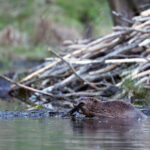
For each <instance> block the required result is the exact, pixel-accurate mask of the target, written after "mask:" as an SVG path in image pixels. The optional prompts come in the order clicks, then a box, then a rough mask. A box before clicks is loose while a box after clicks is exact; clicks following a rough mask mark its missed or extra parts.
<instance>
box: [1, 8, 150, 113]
mask: <svg viewBox="0 0 150 150" xmlns="http://www.w3.org/2000/svg"><path fill="white" fill-rule="evenodd" d="M132 22H133V25H132V26H131V27H121V26H116V27H113V30H114V31H113V32H112V33H110V34H108V35H106V36H102V37H98V38H95V39H85V40H77V41H64V43H63V44H64V46H63V48H62V50H60V51H59V52H58V53H57V52H56V51H55V50H53V49H52V48H50V47H49V48H48V50H49V53H50V55H53V57H49V58H45V61H44V62H43V63H42V64H41V65H39V66H37V67H35V68H33V69H30V70H28V72H26V74H27V76H25V75H24V74H19V75H16V74H15V75H14V76H13V77H12V78H8V76H4V75H0V77H1V78H4V79H5V80H7V81H9V82H10V83H12V86H11V88H10V89H9V91H8V92H9V94H10V95H11V96H15V97H19V98H20V97H26V99H22V101H23V102H25V103H27V104H29V105H31V106H35V105H36V106H40V107H44V108H50V109H53V110H58V109H61V108H72V107H73V103H74V99H75V98H79V97H81V96H90V97H96V98H98V99H102V98H103V100H107V99H129V100H131V102H133V103H137V104H143V102H144V104H146V105H148V104H149V100H148V98H149V96H150V92H149V89H150V63H149V62H150V54H149V52H150V10H146V11H144V12H142V13H141V14H140V16H136V17H134V18H133V19H132Z"/></svg>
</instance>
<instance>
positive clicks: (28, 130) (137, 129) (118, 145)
mask: <svg viewBox="0 0 150 150" xmlns="http://www.w3.org/2000/svg"><path fill="white" fill-rule="evenodd" d="M149 141H150V118H148V119H147V120H144V121H139V122H131V121H130V122H128V121H127V120H106V119H105V120H91V119H85V120H70V119H60V118H49V119H40V120H34V119H32V120H31V119H30V120H0V150H99V149H101V150H104V149H105V150H106V149H107V150H134V149H135V150H149V149H150V142H149Z"/></svg>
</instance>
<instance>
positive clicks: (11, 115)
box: [0, 106, 150, 120]
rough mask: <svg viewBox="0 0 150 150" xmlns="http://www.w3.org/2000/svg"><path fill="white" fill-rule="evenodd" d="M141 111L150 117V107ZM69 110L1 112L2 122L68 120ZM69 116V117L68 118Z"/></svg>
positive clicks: (78, 115)
mask: <svg viewBox="0 0 150 150" xmlns="http://www.w3.org/2000/svg"><path fill="white" fill-rule="evenodd" d="M137 108H138V109H140V110H141V111H142V112H143V113H144V114H146V115H147V116H150V106H143V107H137ZM67 112H68V110H64V111H52V110H50V109H45V108H43V109H37V110H24V111H0V120H5V119H16V118H21V119H28V118H47V117H60V118H66V116H64V115H65V114H66V113H67ZM68 117H69V116H67V118H68ZM74 117H75V118H76V117H77V118H85V117H84V116H83V115H81V114H79V113H77V114H76V115H75V116H74Z"/></svg>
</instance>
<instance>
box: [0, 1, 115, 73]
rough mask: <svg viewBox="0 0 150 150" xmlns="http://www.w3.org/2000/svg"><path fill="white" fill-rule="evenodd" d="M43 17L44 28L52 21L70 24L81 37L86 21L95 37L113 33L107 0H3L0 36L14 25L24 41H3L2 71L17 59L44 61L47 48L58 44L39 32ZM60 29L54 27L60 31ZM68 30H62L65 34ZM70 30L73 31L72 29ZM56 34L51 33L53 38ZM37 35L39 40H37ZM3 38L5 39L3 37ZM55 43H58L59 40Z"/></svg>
mask: <svg viewBox="0 0 150 150" xmlns="http://www.w3.org/2000/svg"><path fill="white" fill-rule="evenodd" d="M41 18H44V19H45V24H46V25H47V26H45V28H46V29H45V31H48V30H49V27H48V26H49V25H50V24H51V23H54V24H57V25H58V26H57V28H59V27H60V26H61V25H63V26H64V27H65V26H66V27H67V28H68V26H70V27H73V28H74V29H75V32H78V34H79V35H80V36H81V38H82V35H83V33H84V32H85V30H86V29H85V27H86V26H85V24H92V32H93V33H92V34H93V36H100V35H103V34H106V33H108V32H110V31H111V26H112V22H111V17H110V13H109V8H108V5H107V1H105V0H93V1H91V0H74V1H70V0H51V1H49V2H48V1H43V0H32V1H31V0H26V1H20V0H13V1H12V0H1V1H0V35H1V34H2V33H3V32H4V30H5V29H6V27H8V26H11V27H13V29H12V30H14V32H16V31H18V32H19V34H20V35H21V37H22V39H23V42H21V43H19V44H17V45H15V44H12V43H9V42H8V43H4V44H3V43H1V41H0V63H2V64H4V65H3V68H1V70H0V72H3V71H4V70H7V69H9V68H11V65H12V62H13V61H14V60H16V59H17V60H18V59H21V60H28V59H31V60H34V59H39V60H41V59H43V58H45V57H48V56H50V55H49V54H48V52H47V47H48V46H52V47H55V46H53V40H52V39H49V37H48V39H49V43H48V42H47V41H46V40H47V39H44V36H45V35H42V34H41V32H39V33H38V34H37V33H36V32H37V31H39V30H40V27H41V26H42V25H43V24H42V25H40V26H38V27H37V22H38V21H39V20H40V19H41ZM57 28H56V29H54V30H57ZM42 30H43V29H42ZM52 30H53V29H52ZM59 30H60V29H59ZM62 30H63V29H62ZM68 30H69V29H68ZM52 32H53V31H52ZM56 32H57V31H56ZM58 32H60V31H58ZM65 32H66V31H63V33H64V34H65ZM67 32H68V31H67ZM70 32H71V34H72V31H70ZM54 33H55V31H54ZM49 34H51V32H50V33H49ZM61 34H62V33H61ZM67 34H68V33H67ZM69 34H70V33H69ZM40 36H41V37H40ZM54 36H55V35H53V34H52V38H53V37H54ZM56 36H57V35H56ZM72 36H74V35H72ZM46 37H47V35H46ZM5 38H6V37H5ZM37 38H38V42H37V43H35V41H36V39H37ZM39 38H40V39H39ZM42 38H43V39H42ZM0 40H3V38H1V39H0ZM6 40H7V39H6ZM56 40H57V39H56ZM45 41H46V42H45ZM51 43H52V44H51ZM55 45H58V44H57V42H56V43H55ZM56 47H57V46H56ZM56 47H55V48H56ZM57 48H58V47H57Z"/></svg>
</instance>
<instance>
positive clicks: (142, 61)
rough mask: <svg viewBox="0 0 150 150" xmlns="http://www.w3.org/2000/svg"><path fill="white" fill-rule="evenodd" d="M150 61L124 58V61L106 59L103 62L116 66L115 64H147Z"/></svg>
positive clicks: (147, 59)
mask: <svg viewBox="0 0 150 150" xmlns="http://www.w3.org/2000/svg"><path fill="white" fill-rule="evenodd" d="M149 61H150V59H149V58H124V59H107V60H105V63H106V64H108V63H113V64H117V63H136V62H138V63H145V62H149Z"/></svg>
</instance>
